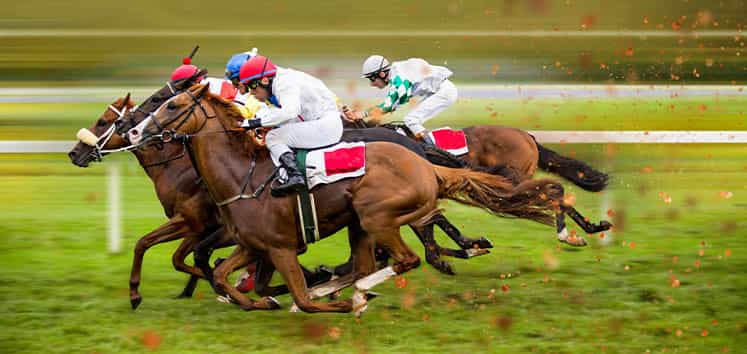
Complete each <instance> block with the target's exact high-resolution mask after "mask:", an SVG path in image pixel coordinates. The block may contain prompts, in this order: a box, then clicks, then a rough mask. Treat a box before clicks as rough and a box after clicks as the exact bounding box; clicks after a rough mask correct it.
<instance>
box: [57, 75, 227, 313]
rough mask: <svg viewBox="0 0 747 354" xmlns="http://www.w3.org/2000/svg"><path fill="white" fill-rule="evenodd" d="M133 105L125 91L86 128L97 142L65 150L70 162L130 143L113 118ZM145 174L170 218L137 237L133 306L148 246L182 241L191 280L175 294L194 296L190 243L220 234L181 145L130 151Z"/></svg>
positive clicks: (169, 91)
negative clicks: (123, 96)
mask: <svg viewBox="0 0 747 354" xmlns="http://www.w3.org/2000/svg"><path fill="white" fill-rule="evenodd" d="M194 82H195V78H192V79H185V80H182V81H180V82H176V83H173V84H172V83H170V84H169V85H167V86H164V88H162V89H161V90H159V91H157V92H156V93H155V94H154V95H153V96H151V97H150V98H149V99H148V100H146V101H145V102H144V103H143V104H142V105H140V106H139V107H138V109H139V110H142V111H146V112H147V110H148V109H155V108H157V107H158V106H159V105H160V104H161V103H162V102H163V101H164V100H165V99H167V98H169V97H171V96H173V92H176V91H175V90H180V89H181V87H189V86H191V85H192V84H193V83H194ZM133 107H134V103H133V102H132V101H131V100H130V97H129V95H127V97H125V98H123V99H119V100H117V101H116V102H115V103H114V104H112V105H111V106H110V107H109V108H107V110H106V111H105V112H104V114H102V115H101V117H100V118H99V119H98V120H97V121H96V122H94V124H93V125H92V126H91V128H90V129H89V131H90V132H91V133H93V135H94V136H95V137H96V140H97V141H96V143H98V144H100V146H96V144H90V142H89V144H86V143H83V142H79V143H78V144H76V145H75V147H74V148H73V149H72V150H71V151H70V152H69V153H68V155H69V157H70V160H71V161H72V163H73V164H75V165H77V166H80V167H87V166H88V165H89V164H90V163H91V162H92V161H94V160H99V159H101V157H102V152H101V150H102V149H104V150H105V149H117V148H122V147H126V146H129V145H130V144H129V142H127V141H126V140H124V139H123V138H122V137H121V135H120V134H118V133H117V132H116V131H115V130H116V128H117V127H116V126H115V122H118V123H119V124H121V123H123V122H124V120H123V119H122V118H123V117H124V116H125V114H127V113H128V112H129V111H130V110H131V109H132V108H133ZM132 152H133V154H134V155H135V157H136V158H137V160H138V162H139V163H140V165H141V166H142V167H143V169H144V170H145V172H146V173H147V174H148V177H150V179H151V180H152V181H153V185H154V188H155V192H156V196H157V197H158V199H159V200H160V201H161V205H162V206H163V210H164V213H165V214H166V217H167V218H169V220H168V221H167V222H166V223H165V224H163V225H161V226H159V227H158V228H156V229H155V230H153V231H151V232H150V233H148V234H146V235H145V236H143V237H142V238H140V239H139V240H138V242H137V244H136V245H135V250H134V255H133V262H132V271H131V274H130V302H131V304H132V308H133V309H135V308H137V306H138V305H139V304H140V302H141V301H142V296H141V295H140V293H139V292H138V287H139V285H140V278H141V271H142V263H143V257H144V255H145V252H146V251H147V250H148V249H149V248H150V247H152V246H154V245H157V244H159V243H163V242H169V241H173V240H179V239H181V240H182V242H181V244H180V245H179V247H178V248H177V249H176V251H175V252H174V255H173V256H172V263H173V265H174V268H176V270H178V271H181V272H185V273H188V274H190V279H189V281H188V283H187V285H186V286H185V288H184V290H183V291H182V293H181V294H180V295H179V297H189V296H191V295H192V292H193V291H194V288H195V286H196V283H197V280H198V278H199V277H203V273H202V271H201V270H200V269H199V268H196V267H193V266H190V265H187V264H186V263H185V262H184V260H185V258H186V257H187V255H188V254H189V253H191V252H192V249H193V248H194V246H195V245H196V244H197V243H198V242H199V241H200V240H201V239H203V238H205V237H207V236H208V235H210V234H211V233H214V232H219V233H221V232H222V228H221V226H220V223H219V222H218V217H217V211H216V209H215V206H214V203H212V201H211V200H210V199H209V196H208V195H207V193H206V191H205V190H204V188H203V187H202V186H201V185H200V184H199V183H198V180H197V174H196V173H195V171H194V169H193V168H192V164H191V162H190V161H189V157H188V156H186V154H185V150H184V148H183V147H180V146H177V145H173V144H151V145H148V146H146V147H143V148H140V149H136V150H132Z"/></svg>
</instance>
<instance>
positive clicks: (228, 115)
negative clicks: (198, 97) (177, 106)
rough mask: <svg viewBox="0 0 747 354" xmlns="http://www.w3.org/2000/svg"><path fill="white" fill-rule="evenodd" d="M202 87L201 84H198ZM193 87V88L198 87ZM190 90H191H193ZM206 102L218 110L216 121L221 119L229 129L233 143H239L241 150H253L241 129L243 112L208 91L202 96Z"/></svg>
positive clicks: (230, 102) (250, 140) (228, 101)
mask: <svg viewBox="0 0 747 354" xmlns="http://www.w3.org/2000/svg"><path fill="white" fill-rule="evenodd" d="M198 85H200V84H198ZM196 86H197V85H195V86H193V87H192V88H194V87H196ZM192 88H190V90H192ZM202 97H203V99H204V100H206V101H207V102H209V103H211V105H212V107H213V108H214V109H215V110H216V112H215V113H216V115H217V117H216V119H220V120H221V122H222V124H223V126H224V127H225V128H226V129H228V134H227V135H228V138H229V140H230V141H231V142H233V143H238V144H239V145H240V148H242V149H244V150H247V149H252V147H253V146H254V143H253V142H252V139H251V138H250V137H249V135H247V134H246V132H244V131H243V130H240V129H238V128H239V122H241V121H243V120H244V116H243V115H242V114H241V111H240V110H239V109H238V108H236V106H235V105H234V103H233V102H232V101H230V100H227V99H225V98H223V97H221V96H220V95H216V94H214V93H212V92H210V90H209V89H208V90H207V92H205V94H204V95H203V96H202Z"/></svg>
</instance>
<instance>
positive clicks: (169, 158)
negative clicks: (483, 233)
mask: <svg viewBox="0 0 747 354" xmlns="http://www.w3.org/2000/svg"><path fill="white" fill-rule="evenodd" d="M204 74H205V72H204V71H203V72H200V73H196V74H195V75H193V76H192V77H191V78H187V79H184V80H179V81H175V82H169V83H167V84H166V85H165V86H164V87H163V88H161V89H159V90H157V91H156V92H155V93H154V94H153V95H151V96H150V97H148V98H147V99H146V100H144V101H143V102H142V103H141V104H140V105H139V106H137V107H135V105H134V103H133V102H132V101H131V100H130V96H129V95H127V97H125V98H121V99H118V100H116V101H115V102H114V103H112V104H111V105H109V106H108V107H107V109H106V110H105V111H104V113H103V114H102V115H101V116H100V117H99V118H98V119H97V120H96V121H95V122H94V123H93V124H92V125H91V127H90V129H89V131H90V132H92V134H93V135H94V136H95V137H94V138H93V139H94V140H95V141H94V142H90V144H86V143H83V142H79V143H78V144H76V146H75V147H74V148H73V149H72V150H71V151H70V152H69V153H68V156H69V157H70V160H71V162H72V163H73V164H75V165H77V166H79V167H88V165H89V164H90V163H91V162H93V161H100V160H101V159H102V157H103V156H104V155H106V154H107V153H108V151H127V150H129V151H132V152H133V154H134V155H135V156H136V158H137V159H138V161H139V163H140V165H141V166H142V167H143V169H144V170H145V171H146V173H147V174H148V176H149V177H150V178H151V180H152V181H153V184H154V187H155V191H156V195H157V197H158V198H159V200H160V202H161V205H162V207H163V209H164V212H165V214H166V216H167V218H169V221H168V222H166V223H165V224H163V225H161V226H160V227H158V228H157V229H155V230H153V231H152V232H150V233H148V234H146V235H145V236H143V237H142V238H141V239H140V240H138V242H137V243H136V245H135V249H134V254H133V265H132V269H131V274H130V303H131V305H132V308H133V309H136V308H137V307H138V306H139V305H140V303H141V302H142V295H141V294H140V293H139V291H138V290H139V285H140V279H141V273H142V262H143V257H144V255H145V252H146V251H147V250H148V249H150V247H153V246H155V245H157V244H160V243H164V242H170V241H174V240H178V239H182V242H181V244H180V245H179V247H178V248H177V249H176V251H175V252H174V254H173V256H172V263H173V265H174V267H175V268H176V269H177V270H178V271H182V272H186V273H188V274H190V278H189V280H188V282H187V284H186V285H185V288H184V290H183V291H182V292H181V293H180V295H179V296H178V297H191V296H192V294H193V292H194V289H195V287H196V285H197V280H198V279H199V277H203V276H204V274H207V275H208V279H210V278H212V277H210V276H211V275H212V269H211V268H210V266H209V263H208V262H209V258H210V254H211V253H212V250H213V249H216V248H222V247H228V246H232V245H234V244H235V243H234V241H233V238H231V237H230V236H228V235H226V234H225V232H224V230H223V228H222V227H221V226H220V223H219V220H218V217H217V214H216V210H215V206H214V203H213V202H212V200H210V198H209V196H208V195H207V194H206V191H205V190H204V188H202V187H200V181H199V179H198V176H197V175H196V173H195V172H194V169H193V168H192V164H191V162H190V161H189V158H188V156H186V154H185V150H184V147H183V146H178V145H174V144H150V145H146V146H141V147H139V148H138V149H132V147H133V146H131V145H130V143H129V142H128V141H126V140H125V139H123V138H122V136H121V135H122V134H124V132H126V131H127V130H128V129H130V128H132V127H133V126H134V125H135V124H136V123H138V122H140V121H142V120H143V119H145V118H146V117H147V116H148V115H150V113H151V112H153V111H154V110H155V109H156V108H158V107H159V106H160V104H161V103H163V102H165V101H166V100H167V99H169V98H171V97H173V96H174V95H175V94H176V93H178V92H181V91H182V90H184V89H185V88H187V87H189V86H191V85H192V84H193V83H195V82H196V80H197V77H199V76H203V75H204ZM133 108H134V109H133ZM356 133H360V132H356ZM382 133H383V134H382ZM353 135H356V136H360V134H353ZM387 135H388V136H389V138H390V140H391V137H392V135H394V137H395V139H398V136H397V135H396V134H387V132H382V131H379V132H378V134H377V132H376V130H375V129H369V130H368V132H367V133H366V138H367V139H387ZM399 142H400V143H404V144H408V143H409V142H408V141H406V140H404V141H403V140H402V139H399ZM409 148H411V149H414V150H417V149H419V146H417V145H412V144H409ZM418 153H419V154H421V155H422V154H424V153H423V152H422V151H420V152H418ZM433 220H434V222H435V223H438V224H440V225H445V227H449V228H450V229H449V230H450V232H449V233H448V234H449V235H451V236H452V237H453V238H455V239H456V240H461V241H462V244H463V245H464V246H462V248H471V247H472V245H473V244H480V245H485V244H486V243H487V244H488V245H489V242H488V241H487V240H485V239H478V240H472V239H468V238H466V237H463V236H461V234H460V233H459V230H458V229H456V228H455V227H453V226H452V225H451V224H450V223H449V222H448V220H446V218H445V217H443V215H440V214H438V215H435V216H434V217H433ZM421 227H422V228H427V226H421ZM442 227H444V226H442ZM414 231H415V232H416V234H418V236H421V235H423V234H425V232H418V229H414ZM208 235H210V237H208ZM423 242H424V243H425V242H428V241H426V240H423ZM430 242H431V243H430V244H425V245H426V248H425V249H426V259H427V260H428V261H429V262H430V263H432V264H433V265H434V267H436V268H437V269H439V270H442V271H443V272H445V273H451V274H453V271H451V265H450V264H449V263H448V262H445V261H441V260H439V259H437V258H438V257H433V256H431V255H432V254H433V252H434V251H432V250H435V249H441V247H440V246H438V245H437V244H436V243H435V240H432V237H431V238H430ZM198 245H199V246H202V247H198ZM193 249H196V250H195V257H198V259H196V261H195V265H196V267H199V268H196V267H192V266H189V265H187V264H186V263H185V262H184V260H185V258H186V257H187V256H188V254H189V253H190V252H192V250H193ZM451 252H452V253H447V254H449V255H456V256H460V257H462V258H466V257H467V256H466V252H465V251H464V250H453V251H451ZM201 270H202V271H201ZM258 275H264V274H258ZM269 275H271V273H270V274H267V276H266V277H264V278H266V279H267V280H268V281H269ZM304 275H305V276H306V278H307V281H308V282H310V284H315V283H318V282H319V281H322V280H325V279H327V278H328V277H329V274H325V273H312V272H309V271H306V270H305V269H304ZM256 286H257V288H256V291H257V292H258V293H267V294H272V295H278V294H281V293H285V292H287V290H286V289H285V288H284V287H283V286H279V287H267V286H266V284H264V283H263V282H261V281H259V282H257V284H256Z"/></svg>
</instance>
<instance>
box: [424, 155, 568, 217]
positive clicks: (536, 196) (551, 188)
mask: <svg viewBox="0 0 747 354" xmlns="http://www.w3.org/2000/svg"><path fill="white" fill-rule="evenodd" d="M434 168H435V171H436V176H437V178H438V186H439V187H438V188H439V198H448V199H451V200H455V201H457V202H459V203H462V204H466V205H470V206H477V207H480V208H483V209H486V210H488V211H489V212H491V213H493V214H495V215H498V216H508V215H513V216H516V217H520V218H523V219H529V220H534V221H537V222H539V223H542V224H546V225H553V224H554V218H553V217H554V215H555V210H556V209H557V207H558V206H559V205H560V203H562V199H563V187H562V186H561V185H560V184H559V183H557V182H556V181H554V180H551V179H534V180H529V181H525V182H522V183H520V184H518V185H516V186H514V185H513V184H512V183H511V181H509V180H508V179H506V178H504V177H502V176H496V175H491V174H487V173H483V172H477V171H470V170H466V169H454V168H448V167H442V166H434Z"/></svg>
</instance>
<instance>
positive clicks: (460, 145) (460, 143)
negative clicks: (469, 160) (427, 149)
mask: <svg viewBox="0 0 747 354" xmlns="http://www.w3.org/2000/svg"><path fill="white" fill-rule="evenodd" d="M428 135H429V136H430V138H431V140H432V141H433V142H434V143H435V144H436V146H438V147H439V148H441V149H442V150H445V151H447V152H449V153H451V154H453V155H456V156H459V155H464V154H466V153H467V152H469V147H468V146H467V138H466V137H465V136H464V131H461V130H454V129H451V128H449V127H443V128H438V129H434V130H432V131H431V132H430V133H428Z"/></svg>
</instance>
